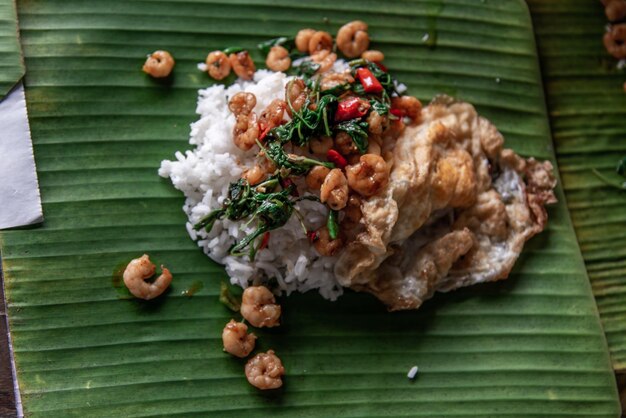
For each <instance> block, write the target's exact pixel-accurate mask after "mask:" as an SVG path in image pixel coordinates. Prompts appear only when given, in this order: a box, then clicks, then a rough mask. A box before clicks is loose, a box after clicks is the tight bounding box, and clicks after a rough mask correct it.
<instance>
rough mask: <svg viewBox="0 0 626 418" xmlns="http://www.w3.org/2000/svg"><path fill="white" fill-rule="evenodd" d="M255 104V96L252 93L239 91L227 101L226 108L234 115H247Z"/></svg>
mask: <svg viewBox="0 0 626 418" xmlns="http://www.w3.org/2000/svg"><path fill="white" fill-rule="evenodd" d="M254 106H256V96H255V95H254V94H252V93H246V92H245V91H241V92H239V93H237V94H235V95H234V96H233V97H231V99H230V100H229V101H228V109H230V111H231V112H233V114H234V115H235V116H239V115H249V114H250V113H251V112H252V109H254Z"/></svg>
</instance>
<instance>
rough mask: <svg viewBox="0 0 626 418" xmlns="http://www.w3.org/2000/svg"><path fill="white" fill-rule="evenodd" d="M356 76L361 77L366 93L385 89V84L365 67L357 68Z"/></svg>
mask: <svg viewBox="0 0 626 418" xmlns="http://www.w3.org/2000/svg"><path fill="white" fill-rule="evenodd" d="M356 78H358V79H359V81H360V82H361V85H362V86H363V90H365V92H366V93H380V92H382V91H383V85H382V84H380V81H378V79H377V78H376V77H374V74H372V72H371V71H370V70H369V69H367V68H365V67H361V68H358V69H357V70H356Z"/></svg>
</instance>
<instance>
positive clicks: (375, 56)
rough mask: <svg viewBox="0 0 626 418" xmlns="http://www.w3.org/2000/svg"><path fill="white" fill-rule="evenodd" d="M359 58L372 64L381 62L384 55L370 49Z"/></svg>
mask: <svg viewBox="0 0 626 418" xmlns="http://www.w3.org/2000/svg"><path fill="white" fill-rule="evenodd" d="M361 58H363V59H364V60H368V61H372V62H383V60H384V59H385V54H383V53H382V52H380V51H377V50H375V49H370V50H367V51H365V52H363V53H362V54H361Z"/></svg>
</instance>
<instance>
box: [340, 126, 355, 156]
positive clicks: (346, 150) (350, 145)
mask: <svg viewBox="0 0 626 418" xmlns="http://www.w3.org/2000/svg"><path fill="white" fill-rule="evenodd" d="M335 148H336V149H337V151H339V153H340V154H341V155H344V156H346V155H350V154H354V153H355V152H358V151H359V149H358V148H357V147H356V145H355V143H354V141H353V140H352V138H351V137H350V135H348V134H347V133H346V132H344V131H341V132H339V133H337V135H336V136H335Z"/></svg>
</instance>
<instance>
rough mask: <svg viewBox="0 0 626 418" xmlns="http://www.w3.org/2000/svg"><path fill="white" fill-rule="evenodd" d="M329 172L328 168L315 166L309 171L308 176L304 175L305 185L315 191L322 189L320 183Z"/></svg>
mask: <svg viewBox="0 0 626 418" xmlns="http://www.w3.org/2000/svg"><path fill="white" fill-rule="evenodd" d="M329 172H330V168H327V167H324V166H323V165H316V166H315V167H313V168H312V169H311V171H309V174H307V175H306V179H305V180H306V185H307V187H308V188H309V189H311V190H314V191H317V190H319V189H320V187H322V183H324V179H325V178H326V176H327V175H328V173H329Z"/></svg>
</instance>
